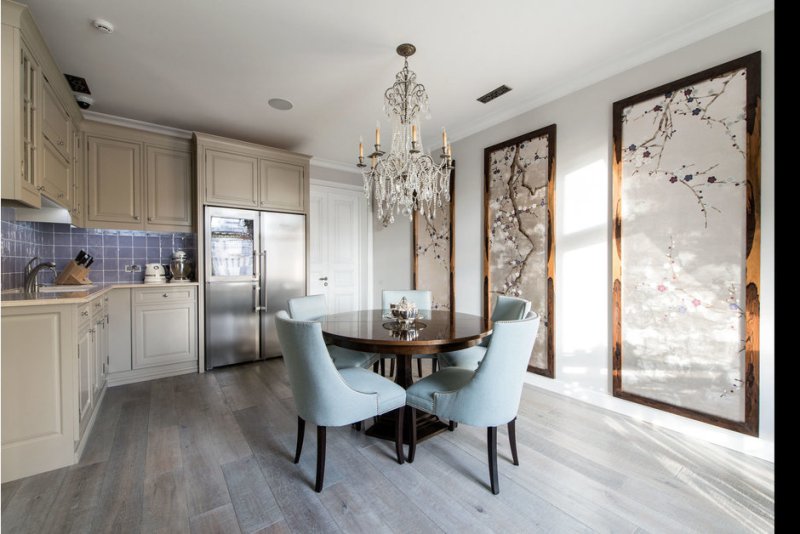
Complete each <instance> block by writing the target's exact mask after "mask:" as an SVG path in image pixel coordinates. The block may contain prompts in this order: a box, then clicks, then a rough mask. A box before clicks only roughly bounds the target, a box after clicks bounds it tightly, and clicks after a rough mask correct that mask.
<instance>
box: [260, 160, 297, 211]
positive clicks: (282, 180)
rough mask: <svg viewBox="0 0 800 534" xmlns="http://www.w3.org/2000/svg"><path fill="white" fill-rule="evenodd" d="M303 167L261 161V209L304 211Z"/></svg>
mask: <svg viewBox="0 0 800 534" xmlns="http://www.w3.org/2000/svg"><path fill="white" fill-rule="evenodd" d="M303 178H304V172H303V167H302V165H292V164H290V163H280V162H274V161H269V160H263V159H262V160H261V161H260V169H259V181H260V185H259V192H258V198H259V207H260V208H264V209H268V208H270V209H280V210H291V211H303V209H304V208H305V202H304V199H305V195H304V187H305V180H304V179H303Z"/></svg>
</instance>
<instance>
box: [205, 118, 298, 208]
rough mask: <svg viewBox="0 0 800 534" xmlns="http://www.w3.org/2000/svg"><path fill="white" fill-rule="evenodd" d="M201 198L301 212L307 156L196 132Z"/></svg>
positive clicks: (220, 203) (213, 202)
mask: <svg viewBox="0 0 800 534" xmlns="http://www.w3.org/2000/svg"><path fill="white" fill-rule="evenodd" d="M194 137H195V143H196V151H197V162H198V166H200V169H198V173H197V180H198V191H199V193H200V195H201V200H202V203H203V204H207V205H213V206H227V207H236V208H246V209H263V210H272V211H286V212H296V213H305V212H306V208H307V205H308V170H309V160H310V157H309V156H306V155H305V154H297V153H295V152H289V151H287V150H279V149H276V148H271V147H267V146H263V145H256V144H253V143H246V142H243V141H237V140H235V139H226V138H224V137H218V136H214V135H208V134H201V133H195V134H194Z"/></svg>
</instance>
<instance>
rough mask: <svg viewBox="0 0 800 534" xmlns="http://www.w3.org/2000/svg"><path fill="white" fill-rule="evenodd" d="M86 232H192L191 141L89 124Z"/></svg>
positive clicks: (87, 139) (92, 122)
mask: <svg viewBox="0 0 800 534" xmlns="http://www.w3.org/2000/svg"><path fill="white" fill-rule="evenodd" d="M84 130H85V142H86V163H85V166H86V182H85V183H86V200H87V202H86V204H87V207H88V209H87V210H86V226H88V227H91V228H114V229H120V230H154V231H164V232H168V231H176V232H188V231H191V230H192V224H193V220H194V217H193V213H192V198H193V190H194V187H193V182H192V176H193V172H192V158H191V143H190V141H189V140H188V139H183V138H177V137H172V136H168V135H162V134H156V133H152V132H148V131H143V130H138V129H134V128H127V127H123V126H117V125H111V124H104V123H98V122H95V121H86V122H85V124H84Z"/></svg>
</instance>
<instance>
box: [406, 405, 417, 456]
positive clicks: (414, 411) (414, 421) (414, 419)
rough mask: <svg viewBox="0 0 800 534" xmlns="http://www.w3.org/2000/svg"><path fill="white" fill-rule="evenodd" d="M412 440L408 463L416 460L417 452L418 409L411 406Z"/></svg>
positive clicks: (409, 446)
mask: <svg viewBox="0 0 800 534" xmlns="http://www.w3.org/2000/svg"><path fill="white" fill-rule="evenodd" d="M410 430H411V442H410V443H409V444H408V458H407V460H408V463H412V462H413V461H414V454H416V452H417V409H416V408H411V429H410Z"/></svg>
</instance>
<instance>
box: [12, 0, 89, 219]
mask: <svg viewBox="0 0 800 534" xmlns="http://www.w3.org/2000/svg"><path fill="white" fill-rule="evenodd" d="M2 18H3V25H2V46H1V47H0V54H2V76H0V79H1V80H2V82H1V83H2V90H0V93H2V112H1V113H0V116H2V137H3V143H2V158H0V159H2V178H0V182H2V198H3V200H9V201H12V202H13V205H16V206H20V207H32V208H39V207H41V194H42V193H44V194H46V195H47V196H48V197H49V198H50V199H52V200H53V201H55V202H56V203H58V204H61V205H62V206H64V207H66V208H67V209H70V208H71V207H72V203H73V199H72V196H73V187H72V182H73V181H74V180H75V172H74V169H73V167H72V150H73V146H72V144H71V141H72V132H73V131H75V130H78V128H79V126H80V122H81V120H82V119H83V116H82V115H81V112H80V109H79V108H78V105H77V103H76V102H75V97H74V96H73V95H72V90H71V89H70V88H69V84H68V83H67V81H66V79H64V77H63V75H62V74H61V72H60V71H59V69H58V66H57V65H56V63H55V61H54V60H53V58H52V56H51V54H50V52H49V50H48V49H47V45H46V44H45V42H44V39H43V38H42V36H41V33H40V32H39V30H38V28H37V27H36V24H35V23H34V21H33V18H32V17H31V15H30V12H29V10H28V8H27V7H26V6H24V5H22V4H19V3H16V2H8V1H6V0H3V8H2Z"/></svg>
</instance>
